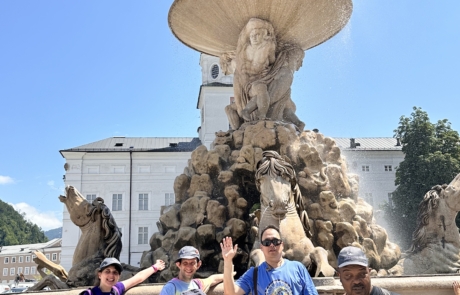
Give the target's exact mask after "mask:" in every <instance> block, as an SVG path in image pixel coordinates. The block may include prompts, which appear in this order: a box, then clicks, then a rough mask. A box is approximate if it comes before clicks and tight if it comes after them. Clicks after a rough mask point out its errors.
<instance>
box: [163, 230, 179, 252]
mask: <svg viewBox="0 0 460 295" xmlns="http://www.w3.org/2000/svg"><path fill="white" fill-rule="evenodd" d="M176 237H177V230H172V229H170V230H168V232H167V233H166V234H165V235H164V237H163V241H162V243H161V247H162V248H163V249H165V250H166V251H171V250H173V246H174V242H175V241H176Z"/></svg>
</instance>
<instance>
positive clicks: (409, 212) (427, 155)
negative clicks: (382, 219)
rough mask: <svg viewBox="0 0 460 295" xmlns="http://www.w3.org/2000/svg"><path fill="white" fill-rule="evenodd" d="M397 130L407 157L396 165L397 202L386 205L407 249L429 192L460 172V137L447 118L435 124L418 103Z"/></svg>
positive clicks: (398, 237) (392, 222)
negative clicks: (418, 214)
mask: <svg viewBox="0 0 460 295" xmlns="http://www.w3.org/2000/svg"><path fill="white" fill-rule="evenodd" d="M394 132H395V134H394V136H395V137H397V138H400V140H401V145H402V151H403V153H404V161H402V162H401V163H400V165H399V167H398V168H397V169H396V180H395V185H396V186H397V188H396V190H395V192H394V193H393V197H392V200H393V204H392V206H389V205H388V204H387V205H386V206H385V208H384V209H385V212H386V216H387V218H388V220H389V222H390V225H391V227H392V229H393V232H394V233H396V234H397V235H398V236H397V237H396V238H397V239H398V241H399V243H400V246H401V247H402V248H403V249H407V248H408V247H409V246H410V244H411V240H412V233H413V231H414V230H415V227H416V221H417V212H418V207H419V204H420V202H421V201H422V199H423V196H424V195H425V193H426V192H427V191H428V190H430V189H431V188H432V187H433V186H435V185H437V184H444V183H449V182H450V181H451V180H452V179H453V178H454V177H455V176H456V175H457V174H458V173H459V172H460V138H459V134H458V132H457V131H454V130H452V129H451V124H450V122H448V120H447V119H444V120H439V121H438V122H437V123H436V124H432V123H431V122H430V120H429V118H428V114H427V113H426V112H425V111H423V110H422V109H421V108H417V107H414V108H413V112H412V114H411V117H409V118H407V117H405V116H402V117H401V118H400V120H399V126H398V128H397V129H396V130H394Z"/></svg>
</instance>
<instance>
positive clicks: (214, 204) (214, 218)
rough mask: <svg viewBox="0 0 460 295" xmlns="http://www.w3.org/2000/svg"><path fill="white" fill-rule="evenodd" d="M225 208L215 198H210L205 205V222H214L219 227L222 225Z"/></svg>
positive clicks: (224, 217) (224, 218)
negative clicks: (206, 218)
mask: <svg viewBox="0 0 460 295" xmlns="http://www.w3.org/2000/svg"><path fill="white" fill-rule="evenodd" d="M226 210H227V209H226V208H225V206H224V205H222V204H221V203H220V202H218V201H216V200H210V201H209V202H208V205H207V207H206V212H207V217H208V220H207V222H209V223H211V224H214V225H215V226H216V227H218V228H221V227H223V226H224V223H225V220H226V219H227V218H226Z"/></svg>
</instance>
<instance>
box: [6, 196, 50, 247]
mask: <svg viewBox="0 0 460 295" xmlns="http://www.w3.org/2000/svg"><path fill="white" fill-rule="evenodd" d="M26 217H27V216H26V214H25V213H23V212H22V213H21V212H17V211H16V210H14V208H13V207H12V206H11V205H8V204H7V203H5V202H3V201H1V200H0V246H11V245H22V244H36V243H43V242H47V241H48V238H46V236H45V233H44V232H43V230H42V229H41V228H40V227H38V226H37V225H36V224H34V223H32V222H30V221H29V220H27V219H26Z"/></svg>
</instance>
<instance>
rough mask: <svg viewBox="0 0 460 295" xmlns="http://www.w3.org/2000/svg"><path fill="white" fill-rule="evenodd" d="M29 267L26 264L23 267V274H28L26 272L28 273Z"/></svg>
mask: <svg viewBox="0 0 460 295" xmlns="http://www.w3.org/2000/svg"><path fill="white" fill-rule="evenodd" d="M29 269H30V268H29V267H28V266H26V267H24V275H28V274H29Z"/></svg>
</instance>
